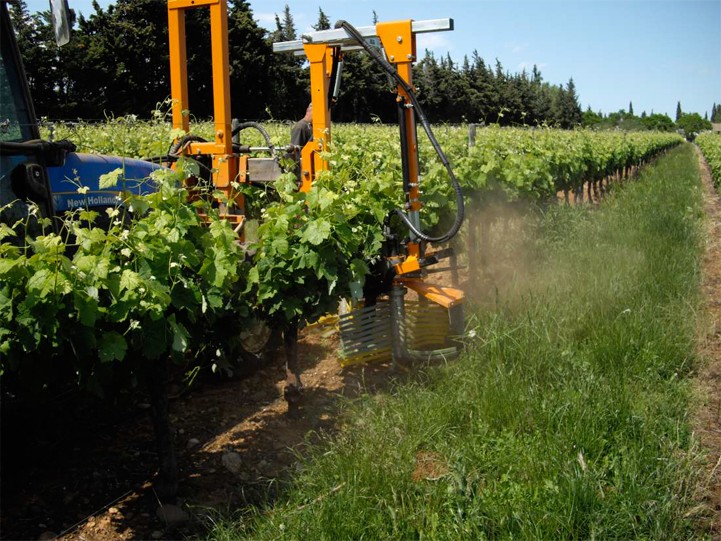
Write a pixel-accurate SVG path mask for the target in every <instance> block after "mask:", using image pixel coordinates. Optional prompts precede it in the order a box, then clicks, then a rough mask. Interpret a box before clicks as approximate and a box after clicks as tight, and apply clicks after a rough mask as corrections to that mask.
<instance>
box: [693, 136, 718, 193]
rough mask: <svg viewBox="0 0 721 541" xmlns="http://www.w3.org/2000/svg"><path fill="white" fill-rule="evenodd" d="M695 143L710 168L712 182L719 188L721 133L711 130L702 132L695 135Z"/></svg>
mask: <svg viewBox="0 0 721 541" xmlns="http://www.w3.org/2000/svg"><path fill="white" fill-rule="evenodd" d="M696 143H697V144H698V146H699V148H700V149H701V152H703V155H704V156H705V157H706V161H707V162H708V165H709V167H710V168H711V176H713V180H714V184H716V187H717V188H721V135H720V134H718V133H711V132H706V133H702V134H701V135H699V136H697V137H696Z"/></svg>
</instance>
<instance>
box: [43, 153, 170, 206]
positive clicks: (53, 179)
mask: <svg viewBox="0 0 721 541" xmlns="http://www.w3.org/2000/svg"><path fill="white" fill-rule="evenodd" d="M160 168H161V166H160V165H158V164H155V163H151V162H146V161H144V160H137V159H133V158H122V157H119V156H101V155H97V154H81V153H76V152H70V153H68V155H67V157H66V159H65V164H64V165H62V166H59V167H48V168H47V171H48V179H49V181H50V190H51V192H52V196H53V206H54V207H55V212H57V213H61V212H65V211H72V210H75V209H78V208H92V207H116V206H119V205H121V204H122V201H123V197H122V193H123V192H127V193H133V194H139V195H142V194H146V193H152V192H153V191H154V190H155V187H154V185H153V182H152V181H151V180H150V178H149V177H150V173H152V172H153V171H155V170H156V169H160ZM116 169H123V171H124V175H120V177H119V179H118V183H117V185H116V186H113V187H111V188H106V189H102V190H101V189H100V176H101V175H104V174H106V173H110V172H111V171H114V170H116ZM85 187H87V188H88V189H87V191H86V190H84V188H85ZM83 192H86V193H83Z"/></svg>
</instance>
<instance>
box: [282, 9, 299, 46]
mask: <svg viewBox="0 0 721 541" xmlns="http://www.w3.org/2000/svg"><path fill="white" fill-rule="evenodd" d="M282 29H283V41H293V40H294V39H296V32H295V22H294V21H293V16H292V15H291V14H290V7H289V6H288V4H286V5H285V7H284V8H283V24H282Z"/></svg>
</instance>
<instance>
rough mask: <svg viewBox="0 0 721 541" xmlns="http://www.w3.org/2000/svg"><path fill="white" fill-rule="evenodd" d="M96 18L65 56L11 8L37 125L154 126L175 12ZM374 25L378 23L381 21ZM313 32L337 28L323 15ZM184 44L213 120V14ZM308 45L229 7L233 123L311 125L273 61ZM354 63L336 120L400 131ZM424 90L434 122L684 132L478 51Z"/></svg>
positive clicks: (441, 71)
mask: <svg viewBox="0 0 721 541" xmlns="http://www.w3.org/2000/svg"><path fill="white" fill-rule="evenodd" d="M93 10H94V11H93V13H91V14H90V15H89V16H88V17H85V16H84V15H79V16H78V17H75V15H74V13H73V14H72V16H71V25H72V39H71V41H70V43H69V44H68V45H66V46H64V47H62V48H58V47H56V46H55V44H54V41H53V35H52V28H51V25H50V14H49V12H40V13H35V14H30V13H29V12H28V10H27V6H26V4H25V2H24V1H23V0H20V1H18V2H15V3H12V4H10V11H11V16H12V18H13V22H14V25H15V29H16V32H17V34H18V41H19V45H20V50H21V53H22V54H23V58H24V61H25V68H26V72H27V75H28V80H29V84H30V90H31V93H32V95H33V98H34V102H35V109H36V112H37V114H38V116H42V117H46V118H49V119H66V120H67V119H86V120H90V119H103V118H105V117H107V116H124V115H128V114H134V115H137V116H139V117H141V118H144V117H149V116H150V115H151V114H152V112H153V111H154V110H156V109H157V108H158V105H159V104H161V103H162V102H163V101H164V100H165V99H166V98H167V97H168V96H169V92H170V80H169V63H170V61H169V52H168V21H167V10H166V2H165V1H163V0H117V2H116V3H115V4H113V5H110V6H108V7H107V9H103V8H101V7H100V5H99V4H98V3H97V2H93ZM372 17H373V23H375V22H377V17H376V14H375V12H373V13H372ZM314 28H315V29H316V30H325V29H329V28H331V23H330V20H329V18H328V17H327V15H326V14H325V13H324V11H323V9H322V8H319V10H318V20H317V22H316V24H315V25H314ZM186 35H187V50H188V87H189V94H190V95H189V99H190V107H191V113H192V114H193V115H194V116H195V117H198V118H209V117H211V116H212V114H213V102H212V74H211V63H210V58H211V52H210V40H209V38H208V35H209V11H208V10H206V9H195V10H189V11H188V12H187V16H186ZM298 37H299V34H298V31H297V29H296V26H295V22H294V20H293V16H292V14H291V12H290V9H289V7H288V6H287V5H286V6H285V9H284V11H283V13H282V14H280V15H278V14H276V18H275V28H274V30H272V31H267V30H265V29H263V28H261V27H259V26H258V24H257V22H256V21H255V19H254V18H253V12H252V10H251V8H250V5H249V4H248V2H246V1H244V0H228V41H229V51H230V54H229V57H230V84H231V92H232V95H231V99H232V107H233V109H232V111H231V113H232V114H233V116H235V117H237V118H240V119H241V120H268V119H282V120H285V119H296V118H297V117H300V116H302V114H303V111H305V107H306V104H307V102H308V101H309V75H308V70H307V66H306V65H305V63H304V60H303V58H302V57H294V56H292V55H289V54H275V53H273V52H272V44H273V43H274V42H278V41H288V40H294V39H298ZM344 60H345V66H344V68H345V69H344V75H343V86H342V91H341V96H340V100H339V102H338V104H337V105H336V106H335V108H334V111H333V118H334V120H337V121H342V122H372V121H380V122H384V123H386V122H395V121H396V119H397V111H396V105H395V102H394V100H393V99H391V98H390V97H389V92H390V91H391V87H390V85H389V82H388V77H387V75H386V74H385V72H383V71H382V69H381V68H380V67H379V66H378V65H376V64H375V63H374V62H373V61H372V60H371V58H370V57H368V55H365V54H363V53H360V52H349V53H346V54H345V55H344ZM414 82H415V85H416V87H417V88H418V100H419V102H420V103H421V105H422V106H423V109H424V111H425V112H426V115H427V116H428V119H429V120H430V121H431V122H450V123H457V122H472V123H497V124H500V125H503V126H507V125H531V126H533V125H541V124H546V125H549V126H554V127H560V128H572V127H575V126H579V125H584V126H592V127H597V128H617V127H621V128H625V129H659V130H667V131H670V130H673V129H675V128H676V126H675V125H674V122H673V121H672V120H671V119H670V118H669V117H668V116H666V115H658V114H651V115H646V114H645V113H643V114H642V115H641V117H636V116H635V115H634V114H633V110H632V105H631V104H630V107H629V109H630V111H629V112H626V111H623V110H622V111H619V112H618V113H611V114H609V115H607V116H604V115H603V114H602V113H594V112H593V111H591V110H590V108H589V109H588V110H587V111H586V112H582V111H581V108H580V105H579V103H578V96H577V94H576V87H575V84H574V81H573V78H570V79H569V80H568V82H567V83H566V84H558V85H556V84H552V83H549V82H547V81H544V79H543V76H542V74H541V72H540V70H539V69H538V67H537V66H533V68H532V70H531V71H530V72H527V71H526V70H523V71H521V73H511V72H509V71H507V70H505V69H504V68H503V66H502V64H501V62H500V61H499V60H496V61H495V63H493V64H491V63H488V62H486V61H485V60H484V59H483V58H482V57H481V56H480V55H479V54H478V52H477V51H474V52H473V53H472V55H471V57H470V58H469V57H468V56H465V57H464V58H463V60H462V62H456V61H454V60H453V59H452V58H451V57H450V55H446V56H442V57H440V58H438V57H436V56H435V55H434V54H433V53H432V52H430V51H427V50H426V51H425V53H424V56H423V57H422V58H421V59H420V60H419V61H418V62H417V63H416V65H415V66H414ZM679 105H680V104H679ZM712 111H713V116H714V117H718V118H719V119H721V105H719V106H718V107H717V106H716V104H714V107H713V109H712ZM677 120H678V119H677ZM712 121H714V120H713V119H712ZM719 121H721V120H719ZM707 122H708V121H707ZM709 127H710V126H709Z"/></svg>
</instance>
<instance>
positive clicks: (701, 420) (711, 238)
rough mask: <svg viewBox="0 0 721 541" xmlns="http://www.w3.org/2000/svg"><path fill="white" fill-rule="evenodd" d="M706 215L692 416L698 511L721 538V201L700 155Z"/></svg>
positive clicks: (713, 532) (712, 533) (713, 531)
mask: <svg viewBox="0 0 721 541" xmlns="http://www.w3.org/2000/svg"><path fill="white" fill-rule="evenodd" d="M698 156H699V165H700V169H701V178H702V181H703V197H704V211H705V214H706V216H707V223H706V226H707V231H706V250H705V253H704V257H703V260H702V266H701V270H702V289H703V294H704V301H705V305H706V314H707V318H706V319H704V320H703V325H702V328H701V329H700V330H699V334H700V336H699V338H700V339H699V349H700V351H699V353H700V356H701V358H702V360H703V364H702V366H701V369H700V371H699V374H698V376H697V378H696V381H695V383H696V387H697V390H698V396H699V397H700V405H699V408H698V410H697V412H696V416H695V418H694V428H695V431H696V434H697V437H698V439H699V441H700V443H701V446H702V448H703V449H704V450H705V453H706V458H705V462H704V469H703V470H702V472H701V474H700V475H701V485H700V488H699V490H700V492H701V493H700V494H699V500H700V501H701V505H700V508H699V509H697V510H694V512H697V513H698V514H699V516H701V517H703V518H702V519H701V520H702V521H703V522H704V524H703V527H704V528H705V529H706V530H707V531H708V532H709V533H710V535H711V536H712V538H713V539H714V540H719V539H721V199H720V198H719V193H718V191H717V190H716V189H715V188H714V185H713V181H712V179H711V172H710V170H709V167H708V164H707V163H706V161H705V160H704V159H703V156H702V155H701V153H700V152H698Z"/></svg>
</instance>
